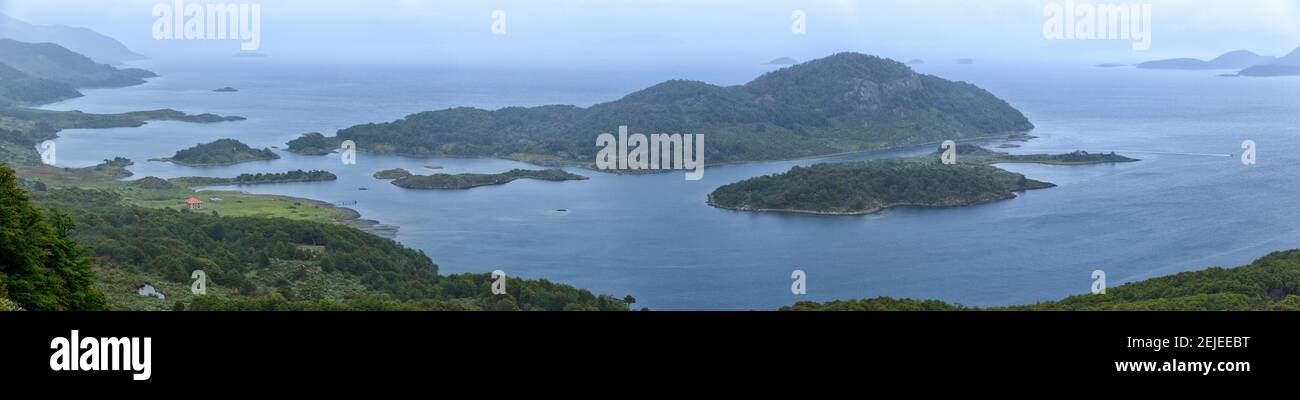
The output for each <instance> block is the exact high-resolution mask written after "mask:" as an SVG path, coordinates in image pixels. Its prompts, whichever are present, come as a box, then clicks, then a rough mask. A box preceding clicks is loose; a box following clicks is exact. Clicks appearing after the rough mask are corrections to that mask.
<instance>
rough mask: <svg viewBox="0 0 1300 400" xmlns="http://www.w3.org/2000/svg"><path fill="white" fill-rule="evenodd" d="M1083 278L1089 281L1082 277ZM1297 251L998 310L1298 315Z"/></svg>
mask: <svg viewBox="0 0 1300 400" xmlns="http://www.w3.org/2000/svg"><path fill="white" fill-rule="evenodd" d="M1084 276H1085V277H1087V275H1084ZM1296 282H1300V250H1290V251H1281V252H1277V253H1273V254H1269V255H1268V256H1265V257H1263V258H1260V259H1258V260H1255V262H1253V263H1250V264H1249V265H1244V266H1241V267H1237V268H1210V269H1207V270H1203V271H1196V272H1183V273H1180V274H1177V275H1172V276H1164V277H1159V278H1152V279H1148V280H1144V281H1140V282H1134V283H1129V284H1125V285H1122V286H1119V287H1114V288H1109V289H1107V290H1106V293H1105V294H1081V295H1076V296H1070V297H1067V298H1065V299H1062V300H1059V301H1052V302H1044V303H1038V304H1033V305H1024V306H1012V307H997V308H992V310H1016V311H1297V310H1300V287H1297V285H1296ZM782 310H785V311H958V310H978V308H968V307H964V306H962V305H959V304H950V303H945V302H941V301H937V300H909V299H893V298H888V297H879V298H874V299H864V300H847V301H830V302H825V303H816V302H799V303H797V304H795V305H793V306H789V307H783V308H782Z"/></svg>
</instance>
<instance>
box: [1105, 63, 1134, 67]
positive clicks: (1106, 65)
mask: <svg viewBox="0 0 1300 400" xmlns="http://www.w3.org/2000/svg"><path fill="white" fill-rule="evenodd" d="M1127 66H1128V64H1115V63H1105V64H1097V68H1119V67H1127Z"/></svg>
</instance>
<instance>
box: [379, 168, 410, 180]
mask: <svg viewBox="0 0 1300 400" xmlns="http://www.w3.org/2000/svg"><path fill="white" fill-rule="evenodd" d="M408 176H411V171H407V170H406V169H405V168H393V169H386V170H383V171H379V172H375V175H374V177H375V179H383V180H389V179H399V178H405V177H408Z"/></svg>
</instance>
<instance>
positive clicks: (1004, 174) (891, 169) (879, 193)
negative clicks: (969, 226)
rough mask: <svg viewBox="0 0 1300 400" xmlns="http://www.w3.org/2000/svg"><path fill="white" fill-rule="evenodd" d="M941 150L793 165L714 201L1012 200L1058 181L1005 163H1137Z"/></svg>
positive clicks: (754, 205)
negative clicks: (948, 154) (946, 156)
mask: <svg viewBox="0 0 1300 400" xmlns="http://www.w3.org/2000/svg"><path fill="white" fill-rule="evenodd" d="M941 153H942V150H940V151H939V152H936V153H933V154H930V155H926V156H919V157H908V158H899V159H889V160H873V161H860V162H849V163H828V164H816V165H813V166H810V167H794V168H793V169H791V170H790V171H788V172H785V173H782V174H776V175H767V176H761V177H757V178H752V179H748V180H744V181H740V182H737V183H732V184H729V185H725V186H722V187H720V188H718V189H717V190H715V191H713V193H710V194H709V196H708V204H709V205H711V206H714V207H718V208H723V209H729V210H736V211H758V212H789V213H804V214H819V215H865V214H875V213H878V212H881V211H884V210H887V209H890V208H894V207H962V206H969V205H975V204H982V203H988V202H993V201H998V200H1006V199H1011V198H1014V197H1016V195H1015V193H1017V192H1023V191H1027V190H1035V189H1045V188H1050V187H1055V186H1056V185H1054V184H1052V183H1048V182H1041V181H1036V180H1033V179H1029V178H1026V177H1025V176H1024V175H1021V174H1017V173H1014V172H1010V171H1006V170H1003V169H1000V168H997V167H995V166H994V164H1000V163H1037V164H1053V165H1083V164H1100V163H1119V162H1133V161H1138V160H1136V159H1132V158H1128V157H1125V156H1122V155H1118V154H1115V153H1109V154H1094V153H1089V152H1086V151H1076V152H1072V153H1066V154H1056V155H1048V154H1033V155H1012V154H1007V153H1001V152H996V151H991V150H988V149H985V148H983V147H979V146H975V145H968V144H964V145H959V146H957V163H956V164H951V165H949V164H943V163H942V162H940V159H939V157H938V156H939V154H941Z"/></svg>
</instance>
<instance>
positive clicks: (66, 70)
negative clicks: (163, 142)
mask: <svg viewBox="0 0 1300 400" xmlns="http://www.w3.org/2000/svg"><path fill="white" fill-rule="evenodd" d="M0 64H5V65H8V66H10V67H13V69H16V70H19V71H22V72H23V73H25V74H28V75H31V76H33V77H36V78H40V79H48V80H52V81H56V82H61V83H65V84H68V85H71V86H72V87H77V88H114V87H124V86H131V85H138V84H141V83H144V78H152V77H155V76H157V75H155V74H154V73H153V72H149V71H145V70H142V69H138V68H124V69H118V68H114V67H113V66H110V65H107V64H97V63H95V61H94V60H91V59H90V58H89V57H86V56H84V55H81V54H77V53H75V52H72V51H71V50H68V49H66V48H64V47H63V46H59V45H57V44H54V43H25V42H19V41H16V40H13V39H0Z"/></svg>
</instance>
